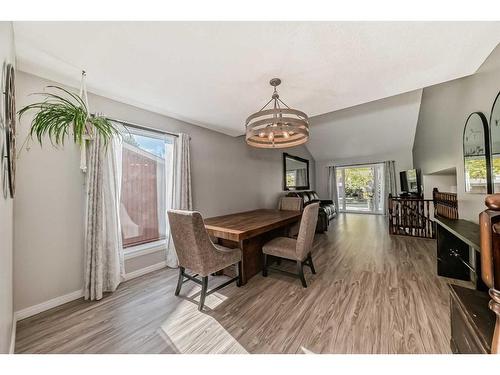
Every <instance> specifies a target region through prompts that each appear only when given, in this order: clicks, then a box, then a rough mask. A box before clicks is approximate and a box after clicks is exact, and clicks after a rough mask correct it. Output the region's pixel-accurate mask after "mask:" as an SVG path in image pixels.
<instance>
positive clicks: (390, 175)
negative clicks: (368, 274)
mask: <svg viewBox="0 0 500 375" xmlns="http://www.w3.org/2000/svg"><path fill="white" fill-rule="evenodd" d="M384 176H385V186H384V192H385V198H386V199H384V203H385V204H384V205H385V208H384V212H385V213H387V209H388V203H389V202H388V199H387V197H388V196H389V194H391V195H392V196H393V197H394V196H396V195H397V194H398V188H397V185H396V163H395V161H394V160H388V161H385V162H384Z"/></svg>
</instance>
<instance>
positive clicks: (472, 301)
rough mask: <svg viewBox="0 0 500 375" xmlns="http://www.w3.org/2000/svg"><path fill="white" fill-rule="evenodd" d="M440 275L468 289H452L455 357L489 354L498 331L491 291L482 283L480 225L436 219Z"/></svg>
mask: <svg viewBox="0 0 500 375" xmlns="http://www.w3.org/2000/svg"><path fill="white" fill-rule="evenodd" d="M435 222H436V238H437V273H438V275H439V276H443V277H447V278H450V279H457V280H462V281H465V282H467V283H468V288H466V287H463V286H457V285H452V284H450V285H449V288H450V314H451V315H450V317H451V340H450V346H451V349H452V351H453V353H460V354H487V353H490V352H491V340H492V337H493V331H494V329H495V314H494V313H493V312H492V311H491V310H490V309H489V308H488V302H489V300H490V297H489V296H488V287H487V286H486V285H485V284H484V282H483V280H482V279H481V261H480V251H481V250H480V249H481V248H480V237H479V225H478V224H476V223H473V222H470V221H467V220H462V219H447V218H442V217H439V218H435Z"/></svg>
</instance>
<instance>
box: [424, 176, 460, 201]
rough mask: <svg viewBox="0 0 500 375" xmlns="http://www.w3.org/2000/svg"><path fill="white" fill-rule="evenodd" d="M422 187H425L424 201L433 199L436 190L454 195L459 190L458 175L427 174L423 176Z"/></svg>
mask: <svg viewBox="0 0 500 375" xmlns="http://www.w3.org/2000/svg"><path fill="white" fill-rule="evenodd" d="M422 185H424V199H432V191H433V190H434V188H437V189H438V190H439V191H441V192H443V193H453V190H454V189H456V188H457V175H451V174H444V175H443V174H426V175H423V176H422Z"/></svg>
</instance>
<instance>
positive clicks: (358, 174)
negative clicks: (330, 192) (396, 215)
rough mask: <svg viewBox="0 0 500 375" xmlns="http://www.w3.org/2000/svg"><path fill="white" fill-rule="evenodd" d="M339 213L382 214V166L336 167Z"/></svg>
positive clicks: (383, 195) (379, 164)
mask: <svg viewBox="0 0 500 375" xmlns="http://www.w3.org/2000/svg"><path fill="white" fill-rule="evenodd" d="M336 169H337V184H338V186H337V193H338V198H339V211H340V212H359V213H371V214H383V213H384V206H385V193H384V164H382V163H377V164H366V165H356V166H354V165H353V166H343V167H337V168H336Z"/></svg>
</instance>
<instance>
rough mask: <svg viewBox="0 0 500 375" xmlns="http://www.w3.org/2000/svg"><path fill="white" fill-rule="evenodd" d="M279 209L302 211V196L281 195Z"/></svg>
mask: <svg viewBox="0 0 500 375" xmlns="http://www.w3.org/2000/svg"><path fill="white" fill-rule="evenodd" d="M278 210H289V211H302V198H299V197H281V198H280V201H279V204H278Z"/></svg>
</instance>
